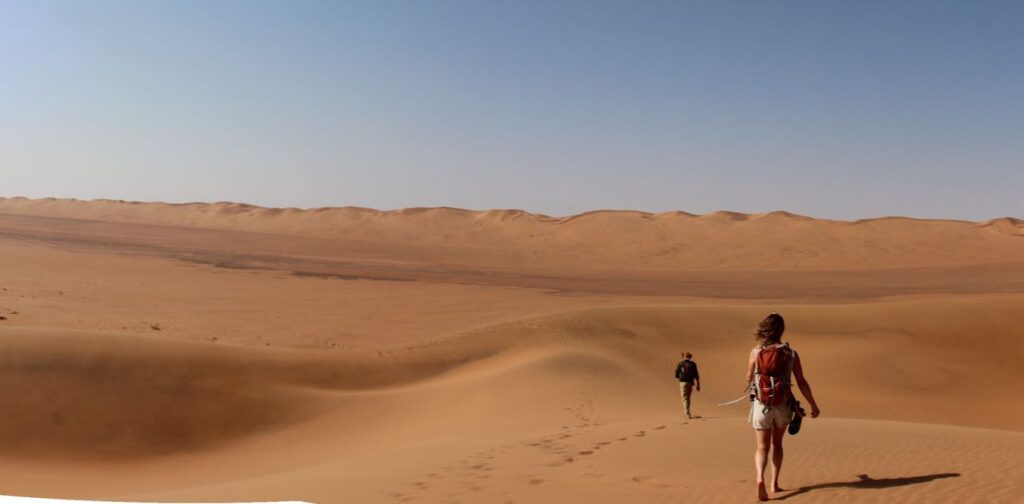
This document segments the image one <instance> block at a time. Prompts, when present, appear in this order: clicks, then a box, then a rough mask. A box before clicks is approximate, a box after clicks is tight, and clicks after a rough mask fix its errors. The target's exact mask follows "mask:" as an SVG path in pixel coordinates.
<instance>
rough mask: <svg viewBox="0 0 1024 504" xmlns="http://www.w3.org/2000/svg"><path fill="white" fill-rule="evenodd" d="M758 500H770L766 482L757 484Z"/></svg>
mask: <svg viewBox="0 0 1024 504" xmlns="http://www.w3.org/2000/svg"><path fill="white" fill-rule="evenodd" d="M757 500H759V501H766V500H768V491H767V490H765V488H764V482H763V481H761V482H759V483H758V484H757Z"/></svg>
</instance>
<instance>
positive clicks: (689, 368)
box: [676, 352, 700, 418]
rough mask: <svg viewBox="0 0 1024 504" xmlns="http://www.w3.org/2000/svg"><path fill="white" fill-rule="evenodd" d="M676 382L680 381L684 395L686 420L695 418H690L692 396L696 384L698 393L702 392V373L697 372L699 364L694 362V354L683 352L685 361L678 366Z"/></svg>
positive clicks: (680, 388)
mask: <svg viewBox="0 0 1024 504" xmlns="http://www.w3.org/2000/svg"><path fill="white" fill-rule="evenodd" d="M676 380H679V391H680V392H681V393H682V394H683V408H684V409H685V410H686V418H693V417H692V416H690V394H691V393H692V392H693V386H694V385H695V384H696V386H697V392H700V373H699V372H697V363H696V362H693V354H691V353H690V352H683V360H682V361H681V362H679V364H678V365H676Z"/></svg>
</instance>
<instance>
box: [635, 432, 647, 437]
mask: <svg viewBox="0 0 1024 504" xmlns="http://www.w3.org/2000/svg"><path fill="white" fill-rule="evenodd" d="M646 435H647V432H646V431H640V432H637V433H636V434H633V436H634V437H644V436H646Z"/></svg>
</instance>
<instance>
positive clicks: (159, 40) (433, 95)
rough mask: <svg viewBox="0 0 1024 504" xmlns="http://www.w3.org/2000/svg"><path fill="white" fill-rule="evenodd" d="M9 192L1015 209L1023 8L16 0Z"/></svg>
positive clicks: (1021, 213) (565, 205)
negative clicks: (57, 0)
mask: <svg viewBox="0 0 1024 504" xmlns="http://www.w3.org/2000/svg"><path fill="white" fill-rule="evenodd" d="M0 64H2V77H0V195H6V196H14V195H24V196H32V197H42V196H59V197H77V198H99V197H105V198H119V199H132V200H163V201H176V202H180V201H216V200H231V201H244V202H249V203H256V204H262V205H270V206H299V207H313V206H343V205H361V206H370V207H376V208H386V209H390V208H400V207H408V206H440V205H447V206H459V207H468V208H477V209H482V208H510V207H511V208H524V209H527V210H531V211H538V212H544V213H549V214H554V215H565V214H571V213H575V212H580V211H584V210H590V209H597V208H634V209H641V210H650V211H662V210H669V209H680V210H686V211H690V212H699V213H703V212H708V211H713V210H718V209H729V210H737V211H744V212H760V211H768V210H775V209H784V210H789V211H793V212H797V213H803V214H809V215H814V216H819V217H831V218H859V217H873V216H881V215H891V214H900V215H910V216H918V217H950V218H965V219H974V220H980V219H988V218H991V217H998V216H1005V215H1013V216H1018V217H1024V2H1017V1H1006V2H995V1H991V2H990V1H918V2H914V1H902V2H890V1H883V2H862V1H856V2H849V1H806V2H785V1H771V2H768V1H738V2H725V1H722V2H719V1H706V0H705V1H695V2H681V1H680V2H633V1H623V2H599V1H581V2H569V1H562V2H559V1H540V2H527V1H412V0H410V1H403V2H397V1H386V0H375V1H368V2H343V1H331V2H302V1H287V2H284V1H282V2H257V1H241V2H230V1H173V2H172V1H167V2H148V1H125V2H103V1H95V2H94V1H89V2H82V1H69V2H43V1H25V2H11V1H8V0H0Z"/></svg>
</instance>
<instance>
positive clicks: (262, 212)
mask: <svg viewBox="0 0 1024 504" xmlns="http://www.w3.org/2000/svg"><path fill="white" fill-rule="evenodd" d="M0 213H3V214H17V215H27V216H37V217H38V216H42V217H58V218H73V219H79V220H93V221H105V222H117V223H134V224H147V225H159V226H185V227H195V228H203V229H219V230H233V231H248V232H258V233H278V234H287V235H300V236H305V237H320V238H335V239H344V240H345V241H347V242H352V243H350V245H352V246H359V245H361V246H362V247H369V249H370V250H368V252H371V254H368V255H369V256H371V257H377V258H380V257H382V255H383V254H382V252H383V251H382V250H381V247H376V248H375V247H373V246H372V245H373V244H378V245H384V248H386V249H388V250H389V251H391V252H392V253H395V252H398V253H402V252H404V255H403V256H400V257H395V259H401V258H402V257H405V258H409V257H415V258H420V259H421V260H427V261H430V262H434V263H448V264H461V265H467V264H472V265H477V266H479V265H487V266H492V267H508V268H515V269H517V270H521V269H523V268H526V269H527V270H532V269H541V270H542V269H550V268H556V269H589V270H620V269H622V268H628V269H629V270H653V271H665V270H669V271H674V270H684V271H709V270H711V271H723V270H724V271H731V270H739V271H763V270H794V269H799V270H836V269H864V268H898V267H908V266H913V267H925V266H951V265H961V266H962V265H965V264H990V263H1006V262H1015V263H1019V262H1021V258H1022V257H1024V241H1022V240H1020V239H1018V238H1019V237H1021V236H1024V224H1022V223H1021V221H1019V220H1017V219H1012V218H1002V219H995V220H992V221H988V222H982V223H974V222H966V221H942V220H920V219H907V218H899V217H891V218H882V219H867V220H859V221H854V222H848V221H827V220H819V219H812V218H809V217H803V216H798V215H794V214H791V213H787V212H770V213H766V214H756V215H748V214H740V213H735V212H715V213H711V214H707V215H701V216H694V215H691V214H686V213H683V212H670V213H660V214H651V213H644V212H634V211H598V212H588V213H584V214H579V215H575V216H570V217H565V218H554V217H549V216H545V215H538V214H530V213H527V212H523V211H520V210H490V211H479V212H478V211H469V210H461V209H454V208H417V209H406V210H396V211H378V210H371V209H365V208H351V207H348V208H323V209H312V210H300V209H294V208H290V209H278V208H261V207H256V206H252V205H244V204H238V203H214V204H206V203H190V204H165V203H133V202H121V201H109V200H99V201H77V200H57V199H45V200H28V199H23V198H8V199H0ZM410 252H411V253H410ZM581 254H585V255H586V257H587V261H585V262H581V261H579V260H577V259H578V258H579V257H580V255H581ZM383 256H384V257H386V258H390V257H388V256H387V255H383ZM363 258H366V257H363Z"/></svg>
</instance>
